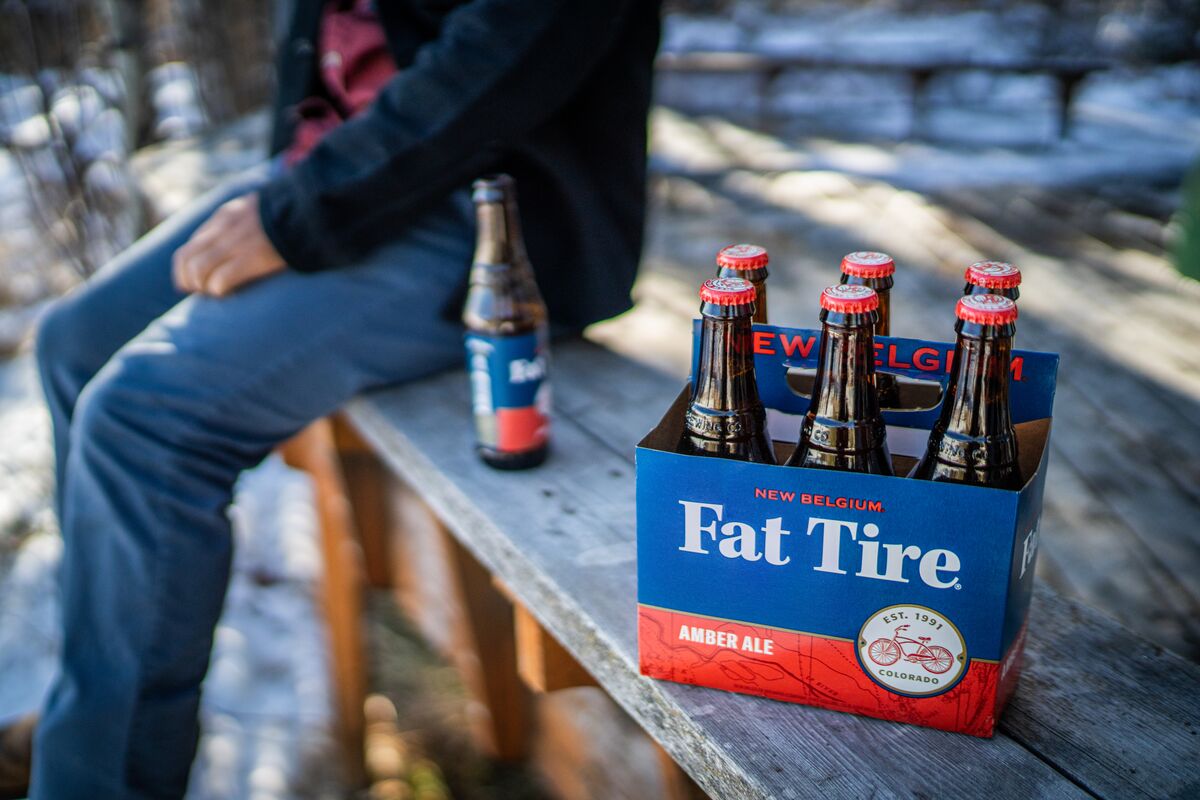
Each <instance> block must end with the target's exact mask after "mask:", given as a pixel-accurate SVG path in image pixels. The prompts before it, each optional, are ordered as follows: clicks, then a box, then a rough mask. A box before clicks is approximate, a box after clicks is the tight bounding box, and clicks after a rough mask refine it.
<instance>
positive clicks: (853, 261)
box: [842, 250, 900, 408]
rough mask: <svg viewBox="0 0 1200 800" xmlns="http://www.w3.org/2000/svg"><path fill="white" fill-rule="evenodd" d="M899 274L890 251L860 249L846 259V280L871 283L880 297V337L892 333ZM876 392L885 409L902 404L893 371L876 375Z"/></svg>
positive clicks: (855, 283) (878, 331)
mask: <svg viewBox="0 0 1200 800" xmlns="http://www.w3.org/2000/svg"><path fill="white" fill-rule="evenodd" d="M895 274H896V262H895V261H893V260H892V257H891V256H889V255H888V254H887V253H873V252H870V251H867V250H860V251H858V252H855V253H849V254H847V255H846V256H845V257H844V258H843V259H842V283H846V284H850V285H856V286H870V287H871V288H872V289H874V290H875V294H877V295H878V296H879V321H878V322H876V323H875V335H876V336H891V335H892V283H893V281H892V276H893V275H895ZM875 392H876V393H877V394H878V395H879V405H880V406H882V407H883V408H899V407H900V387H899V386H898V385H897V381H896V376H895V375H893V374H892V373H890V372H877V373H876V374H875Z"/></svg>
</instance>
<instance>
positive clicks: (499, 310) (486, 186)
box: [463, 175, 550, 469]
mask: <svg viewBox="0 0 1200 800" xmlns="http://www.w3.org/2000/svg"><path fill="white" fill-rule="evenodd" d="M474 189H475V192H474V196H473V200H474V201H475V214H476V219H477V223H478V228H479V232H478V238H477V240H476V244H475V258H474V263H473V264H472V266H471V279H470V288H469V290H468V292H467V301H466V306H465V307H464V309H463V323H464V325H466V348H467V369H468V371H469V373H470V376H471V404H472V408H473V411H474V415H475V431H476V437H477V449H478V452H479V456H480V458H482V459H483V460H484V461H485V462H486V463H487V464H489V465H491V466H493V467H496V468H498V469H525V468H527V467H534V466H537V465H538V464H540V463H542V461H544V460H545V459H546V453H547V451H548V449H549V431H550V421H549V413H550V383H549V381H548V380H547V376H546V369H547V362H548V339H549V337H548V334H547V324H546V304H545V303H544V302H542V296H541V294H540V293H539V292H538V287H537V283H536V281H535V280H534V276H533V268H532V267H531V266H530V264H529V257H528V256H527V255H526V254H525V243H524V240H523V239H522V237H521V223H520V219H519V218H518V216H517V198H516V186H515V182H514V181H513V179H512V178H510V177H509V176H507V175H493V176H488V177H485V178H481V179H480V180H477V181H475V184H474Z"/></svg>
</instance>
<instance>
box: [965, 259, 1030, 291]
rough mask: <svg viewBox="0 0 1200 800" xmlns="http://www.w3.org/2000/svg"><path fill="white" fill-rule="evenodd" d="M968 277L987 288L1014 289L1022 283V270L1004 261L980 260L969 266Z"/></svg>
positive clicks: (973, 282) (972, 281)
mask: <svg viewBox="0 0 1200 800" xmlns="http://www.w3.org/2000/svg"><path fill="white" fill-rule="evenodd" d="M966 279H967V283H969V284H971V285H972V286H982V287H983V288H985V289H1013V288H1015V287H1017V286H1020V285H1021V270H1019V269H1017V268H1016V267H1014V266H1013V265H1012V264H1006V263H1004V262H1003V261H978V262H976V263H974V264H972V265H971V266H969V267H967V273H966Z"/></svg>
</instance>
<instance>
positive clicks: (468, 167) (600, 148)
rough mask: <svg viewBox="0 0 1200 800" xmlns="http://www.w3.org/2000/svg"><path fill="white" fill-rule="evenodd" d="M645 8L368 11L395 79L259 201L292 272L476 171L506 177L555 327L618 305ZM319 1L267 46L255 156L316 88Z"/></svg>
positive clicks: (642, 95)
mask: <svg viewBox="0 0 1200 800" xmlns="http://www.w3.org/2000/svg"><path fill="white" fill-rule="evenodd" d="M660 2H661V0H467V1H466V2H463V0H379V2H378V3H377V4H376V5H377V7H378V10H379V15H380V18H381V20H382V22H383V26H384V28H385V30H386V32H387V38H388V44H389V46H390V49H391V51H392V55H393V56H394V57H395V60H396V64H397V66H398V67H399V70H400V71H399V73H398V74H396V75H395V76H394V77H393V78H392V79H391V81H390V82H389V83H388V84H387V85H386V86H385V87H384V89H383V91H382V92H381V93H380V95H379V97H378V98H376V100H375V102H374V103H372V104H371V106H370V107H369V108H368V109H367V110H365V111H363V112H362V113H361V114H359V115H358V116H357V117H355V118H353V119H351V120H349V121H347V122H345V123H344V124H342V125H341V126H340V127H338V128H337V129H336V130H334V131H332V132H330V133H329V134H328V135H327V136H326V137H325V138H324V139H323V140H322V141H321V143H320V144H319V145H317V147H316V148H315V149H314V150H313V151H312V152H311V153H310V154H309V155H308V157H307V158H306V159H304V160H303V161H301V162H300V163H298V164H297V165H296V166H295V168H293V169H292V170H291V171H290V172H288V173H287V174H284V175H282V176H279V177H277V178H275V179H273V180H272V181H270V182H269V183H268V184H267V185H266V186H265V187H264V188H263V189H262V191H261V194H260V204H261V213H262V219H263V226H264V228H265V229H266V232H267V235H268V236H269V238H270V239H271V241H272V243H273V244H274V245H275V247H276V249H277V250H278V251H279V253H280V254H281V255H282V256H283V257H284V259H285V260H286V261H287V262H288V264H289V265H290V266H291V267H292V268H293V269H297V270H300V271H305V272H311V271H315V270H323V269H333V268H337V267H342V266H345V265H348V264H352V263H354V261H355V260H356V259H357V258H358V257H360V256H361V255H362V254H364V253H366V252H368V251H370V250H371V249H372V248H373V247H375V246H378V245H379V244H381V243H384V242H387V241H388V239H389V238H390V237H394V236H395V235H396V234H397V232H399V231H401V230H403V226H404V224H405V221H406V220H409V219H413V218H415V217H416V216H418V215H419V214H420V213H421V211H422V209H424V208H426V207H428V206H429V205H430V204H431V203H434V202H436V201H437V200H438V199H440V198H442V197H444V196H445V195H446V194H447V193H448V192H450V191H451V190H453V189H456V188H459V187H464V186H467V185H469V184H470V182H471V181H472V180H473V179H474V178H476V177H478V176H479V175H481V174H484V173H487V172H496V171H503V172H507V173H509V174H511V175H512V176H513V177H515V178H516V179H517V185H518V196H519V199H520V204H521V214H522V220H523V222H524V227H525V237H526V243H527V245H528V249H529V254H530V259H531V260H532V261H533V264H534V268H535V270H536V271H537V274H538V281H539V284H540V285H541V288H542V293H543V294H544V295H545V297H546V302H547V305H548V306H549V307H550V314H551V318H552V319H554V320H555V321H556V322H559V323H562V324H565V325H568V326H571V327H582V326H583V325H586V324H588V323H591V322H594V321H596V320H599V319H604V318H606V317H610V316H612V315H614V314H618V313H620V312H621V311H624V310H625V309H627V308H628V307H629V290H630V287H631V286H632V284H633V279H634V274H635V272H636V269H637V263H638V258H639V255H640V252H641V245H642V228H643V219H644V215H645V170H646V114H647V112H648V109H649V104H650V91H651V79H652V62H653V58H654V53H655V50H656V48H657V46H658V36H659V5H660ZM321 5H322V3H321V0H296V8H295V10H294V12H293V14H292V20H291V25H290V27H289V29H288V32H287V39H286V41H283V42H281V43H280V48H279V52H280V59H279V86H278V93H277V98H276V103H275V108H274V134H273V141H272V150H273V151H275V152H278V151H279V150H281V149H283V148H284V147H286V146H287V145H288V143H289V142H290V140H291V132H292V127H293V123H294V120H293V110H294V107H295V105H296V104H297V103H298V102H300V101H301V100H302V99H303V98H305V97H307V96H308V95H310V94H312V93H313V92H314V91H316V87H317V73H316V64H315V56H316V52H315V48H314V42H315V40H316V34H317V28H318V23H319V18H320V9H321Z"/></svg>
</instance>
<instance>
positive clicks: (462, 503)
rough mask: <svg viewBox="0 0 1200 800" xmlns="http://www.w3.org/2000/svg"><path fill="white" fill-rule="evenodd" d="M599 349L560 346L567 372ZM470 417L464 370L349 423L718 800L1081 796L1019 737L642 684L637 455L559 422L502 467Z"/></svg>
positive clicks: (372, 403)
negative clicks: (997, 791) (530, 455)
mask: <svg viewBox="0 0 1200 800" xmlns="http://www.w3.org/2000/svg"><path fill="white" fill-rule="evenodd" d="M592 352H594V346H590V345H586V344H579V345H568V346H564V347H560V348H559V349H558V350H557V352H556V361H557V363H558V364H559V365H560V371H561V369H562V367H561V365H563V364H564V362H567V361H575V360H579V361H580V362H586V360H587V359H588V358H589V354H590V353H592ZM594 378H595V381H612V382H614V383H616V384H618V385H619V384H621V383H622V382H623V381H624V376H623V375H620V374H617V375H613V374H607V375H606V374H603V373H600V372H596V373H595V375H594ZM662 386H663V394H662V395H661V396H660V398H659V402H658V403H656V404H655V405H656V406H657V407H658V408H665V407H666V403H667V400H668V398H669V397H670V396H671V395H672V394H673V393H674V392H675V391H676V390H677V388H678V387H677V385H676V383H675V381H673V380H670V379H665V380H664V382H663V384H662ZM556 389H557V390H559V394H560V395H564V393H565V396H564V397H563V404H564V406H572V405H574V404H575V403H576V402H578V403H580V404H582V403H583V400H582V399H573V398H572V397H571V395H572V394H573V393H574V392H575V391H576V389H575V387H573V386H572V385H571V384H570V383H568V382H566V381H563V380H560V381H558V383H556ZM577 390H578V391H581V392H586V391H590V387H579V388H578V389H577ZM592 407H593V408H599V406H595V405H594V406H592ZM456 409H457V411H458V413H455V410H456ZM467 409H468V403H467V387H466V382H465V380H464V379H463V376H461V375H459V374H448V375H444V376H441V377H438V378H434V379H432V380H429V381H425V382H421V383H418V384H413V385H410V386H407V387H404V388H402V389H398V390H393V391H388V392H383V393H379V394H375V395H372V396H370V397H367V398H362V399H359V400H356V401H355V402H354V403H352V404H351V406H350V407H349V409H348V413H349V416H350V418H351V419H352V421H353V422H354V424H355V425H356V426H357V427H358V428H359V430H360V432H361V433H363V434H364V436H365V437H366V438H367V439H368V440H369V441H371V442H372V443H373V445H374V446H375V447H376V448H377V449H378V450H379V451H380V452H381V454H382V455H383V456H384V458H385V460H386V461H387V462H388V463H389V465H391V467H392V468H393V469H394V470H396V471H397V472H398V473H399V474H402V475H404V476H405V477H406V479H407V480H409V481H410V482H411V483H413V484H414V485H419V486H421V487H422V492H423V493H424V494H425V496H426V497H427V499H428V500H429V502H430V504H431V505H432V506H433V507H434V509H435V510H436V511H437V512H438V514H439V515H440V516H441V517H442V519H444V520H445V521H446V523H447V525H448V526H449V527H450V528H451V529H452V530H453V531H454V533H455V535H456V537H457V538H458V539H459V540H460V541H461V542H463V543H464V545H465V546H466V547H468V548H469V549H470V550H471V551H472V552H473V553H474V554H475V555H476V556H477V557H478V558H479V560H480V562H481V563H482V564H484V565H485V566H486V567H487V568H488V569H489V570H491V571H492V572H493V573H495V574H496V575H498V576H499V577H500V578H501V579H502V580H503V581H504V582H505V583H506V584H507V585H508V586H509V587H511V589H512V590H513V592H514V593H516V594H517V595H518V596H519V597H520V599H521V601H522V602H523V603H524V604H525V605H526V606H528V607H530V608H536V609H537V611H538V617H539V619H540V620H541V621H542V623H543V624H544V625H545V626H546V628H547V629H548V631H549V632H550V633H551V634H552V635H553V636H554V637H555V638H557V639H558V640H559V641H560V642H562V643H563V645H564V646H565V647H566V648H567V650H568V651H569V652H570V653H571V654H572V655H573V656H574V657H575V658H576V659H578V660H579V661H580V663H582V664H585V665H586V666H587V669H588V670H589V671H590V672H591V673H592V674H593V676H595V678H596V679H597V681H598V682H599V683H600V684H601V685H602V686H603V687H604V688H605V690H607V691H608V692H609V693H610V694H611V695H612V696H613V697H614V698H615V699H616V700H617V701H618V702H619V703H620V704H621V705H622V706H623V707H624V708H625V709H626V711H628V712H629V713H630V715H631V716H633V717H634V718H635V719H636V720H638V722H639V723H640V724H641V725H642V726H643V727H644V728H645V729H646V730H647V731H648V732H650V733H651V735H652V736H654V737H655V738H656V739H657V740H658V741H659V742H660V743H661V744H662V745H663V746H664V747H665V748H666V749H667V751H668V752H669V753H670V754H671V756H672V757H673V758H674V759H676V760H677V761H678V762H679V763H680V764H681V765H682V766H683V767H684V769H685V770H687V771H688V772H689V774H691V775H692V777H693V778H694V779H695V780H696V781H697V782H698V783H699V784H700V785H701V787H702V788H703V789H704V790H705V791H707V792H709V793H710V794H711V795H713V796H715V797H739V798H740V797H746V798H754V797H764V798H765V797H788V798H799V797H821V798H827V797H830V796H866V795H869V794H872V793H876V794H878V793H883V794H894V795H915V794H922V793H932V792H936V793H938V794H950V793H954V792H957V793H961V794H969V793H971V792H972V791H973V790H975V789H977V787H978V786H980V785H989V786H997V787H1004V791H1005V792H1006V793H1007V794H1009V795H1010V796H1014V797H1016V796H1030V795H1032V796H1049V797H1073V796H1083V793H1082V792H1081V791H1080V790H1079V789H1078V787H1076V786H1075V785H1074V784H1072V783H1070V782H1068V781H1064V780H1063V778H1062V776H1061V775H1060V774H1058V773H1057V772H1055V771H1054V770H1052V769H1051V768H1050V767H1049V766H1047V765H1046V764H1045V763H1044V762H1043V761H1042V760H1041V759H1040V758H1038V757H1037V756H1035V755H1034V754H1032V753H1030V752H1029V751H1028V750H1026V749H1025V748H1024V747H1022V746H1020V745H1018V744H1017V743H1016V742H1015V741H1013V740H1012V739H1010V738H1008V737H1005V736H1000V737H997V738H996V739H994V740H991V741H984V740H979V739H973V738H970V737H965V736H955V735H951V734H945V733H942V732H939V731H931V730H926V729H921V728H916V727H913V726H906V725H895V724H890V723H886V722H881V721H879V720H871V719H866V718H860V717H854V716H851V715H846V714H838V713H835V712H831V711H825V710H821V709H813V708H807V707H803V706H795V705H789V704H784V703H776V702H772V701H769V700H765V699H762V698H754V697H747V696H740V695H733V694H728V693H723V692H715V691H711V690H706V689H698V688H696V687H688V686H681V685H678V684H672V683H666V682H660V681H653V680H647V679H644V678H642V677H641V676H639V675H638V672H637V667H636V659H635V653H636V640H635V608H636V601H635V597H636V590H635V575H634V570H633V563H634V559H635V552H634V542H633V533H634V531H633V528H634V485H633V469H632V460H631V459H632V454H631V453H629V454H627V455H625V456H624V457H621V456H619V455H617V454H616V453H615V452H613V451H612V450H610V449H608V447H607V446H602V445H600V444H599V442H600V441H601V439H602V438H603V437H608V436H611V435H612V433H611V429H610V428H608V427H606V426H600V429H599V430H597V429H596V428H590V427H585V426H583V425H581V424H580V423H579V422H578V420H575V419H571V418H569V417H565V416H561V415H560V417H559V419H558V427H557V430H556V433H555V450H554V453H553V455H552V456H551V460H550V461H549V462H548V464H547V466H546V467H544V468H542V469H539V470H535V471H532V472H529V473H525V474H513V473H501V472H496V471H493V470H490V469H488V468H486V467H484V466H482V465H481V464H480V463H479V462H478V461H477V459H476V457H475V455H474V453H473V449H472V447H471V441H472V435H473V434H472V432H471V429H470V425H469V415H468V413H467ZM838 742H844V743H849V742H852V743H853V746H838V745H836V744H832V743H838ZM964 764H970V765H971V769H969V770H964V769H962V765H964Z"/></svg>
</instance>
